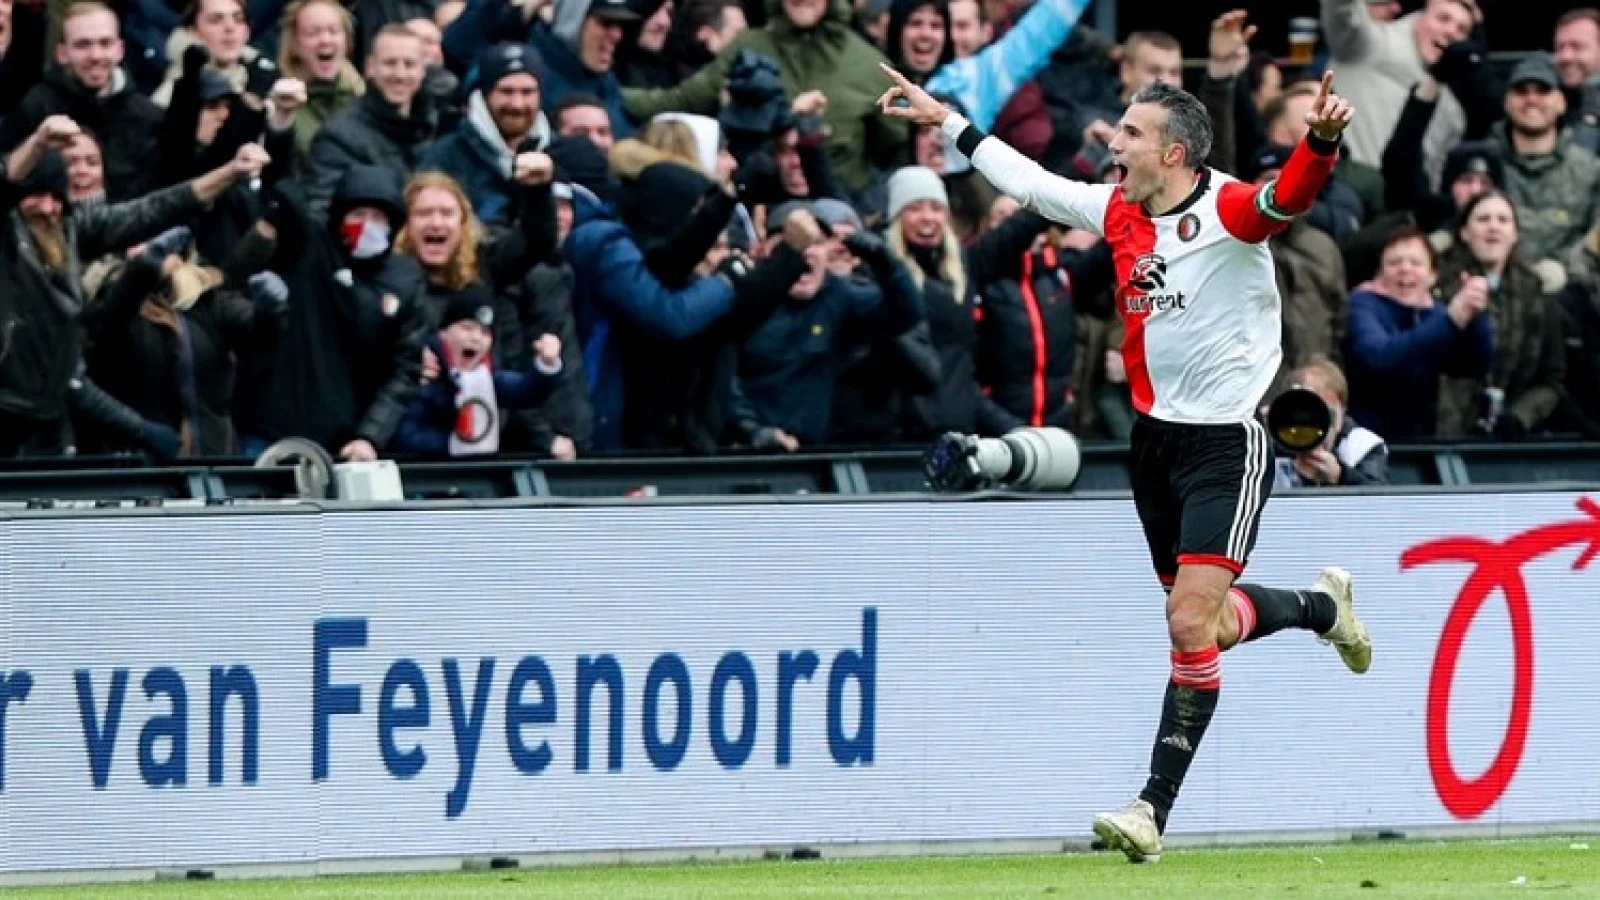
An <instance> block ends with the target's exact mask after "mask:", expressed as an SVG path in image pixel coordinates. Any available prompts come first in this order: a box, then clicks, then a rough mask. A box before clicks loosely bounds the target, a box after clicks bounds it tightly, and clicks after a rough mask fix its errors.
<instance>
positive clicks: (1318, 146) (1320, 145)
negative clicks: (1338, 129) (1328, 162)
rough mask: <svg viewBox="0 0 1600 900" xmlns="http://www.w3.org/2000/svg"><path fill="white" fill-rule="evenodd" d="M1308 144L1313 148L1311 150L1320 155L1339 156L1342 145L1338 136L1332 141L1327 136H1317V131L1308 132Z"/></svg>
mask: <svg viewBox="0 0 1600 900" xmlns="http://www.w3.org/2000/svg"><path fill="white" fill-rule="evenodd" d="M1306 144H1307V145H1308V146H1309V147H1310V148H1311V152H1312V153H1315V154H1316V155H1318V156H1337V155H1339V147H1340V146H1341V142H1340V140H1339V139H1338V138H1334V139H1333V140H1331V141H1330V140H1328V139H1326V138H1320V137H1317V133H1316V132H1314V131H1308V132H1306Z"/></svg>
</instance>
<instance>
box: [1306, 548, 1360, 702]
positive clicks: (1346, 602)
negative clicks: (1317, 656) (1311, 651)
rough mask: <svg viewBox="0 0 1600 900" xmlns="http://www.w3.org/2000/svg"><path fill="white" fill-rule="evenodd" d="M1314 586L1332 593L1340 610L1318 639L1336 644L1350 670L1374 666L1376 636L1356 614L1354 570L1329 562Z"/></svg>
mask: <svg viewBox="0 0 1600 900" xmlns="http://www.w3.org/2000/svg"><path fill="white" fill-rule="evenodd" d="M1311 589H1312V590H1313V591H1322V592H1323V593H1325V594H1327V595H1328V596H1329V597H1332V598H1333V605H1334V606H1335V607H1336V608H1337V609H1338V610H1339V616H1338V618H1336V619H1334V622H1333V627H1332V628H1330V629H1328V631H1327V633H1326V634H1324V635H1322V636H1321V637H1319V638H1318V640H1320V641H1322V642H1323V643H1324V644H1332V645H1333V649H1335V650H1337V651H1339V658H1340V659H1342V660H1344V664H1345V666H1346V667H1348V668H1349V669H1350V671H1352V672H1354V673H1356V674H1357V675H1360V674H1361V673H1363V672H1365V671H1367V669H1369V668H1371V667H1372V637H1371V636H1370V635H1368V634H1367V626H1366V625H1364V624H1362V622H1361V620H1360V619H1358V618H1356V609H1355V602H1356V595H1355V588H1354V587H1353V586H1352V585H1351V583H1350V573H1349V572H1346V571H1345V570H1344V569H1339V568H1335V567H1332V566H1329V567H1328V568H1326V569H1323V570H1322V575H1321V576H1320V577H1319V578H1317V583H1316V584H1313V585H1312V586H1311Z"/></svg>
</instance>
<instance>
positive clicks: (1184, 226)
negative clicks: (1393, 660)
mask: <svg viewBox="0 0 1600 900" xmlns="http://www.w3.org/2000/svg"><path fill="white" fill-rule="evenodd" d="M1199 235H1200V217H1199V216H1197V215H1195V214H1194V213H1185V214H1184V217H1183V218H1181V219H1179V220H1178V240H1180V241H1183V242H1184V243H1185V244H1187V243H1189V242H1190V241H1192V240H1194V239H1195V238H1196V237H1198V236H1199Z"/></svg>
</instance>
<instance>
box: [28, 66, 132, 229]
mask: <svg viewBox="0 0 1600 900" xmlns="http://www.w3.org/2000/svg"><path fill="white" fill-rule="evenodd" d="M111 85H112V86H111V91H110V93H108V94H106V95H105V96H103V97H102V96H97V95H95V94H92V93H90V92H89V90H88V89H87V88H85V87H84V86H83V85H81V84H79V83H78V82H77V80H76V79H74V78H73V77H72V74H71V73H70V72H68V71H67V70H66V69H65V68H64V67H62V66H52V67H50V70H49V71H47V72H46V73H45V76H44V80H43V81H41V82H40V83H39V84H37V85H35V86H34V88H33V90H31V91H29V92H28V95H27V96H26V97H24V98H23V100H22V105H21V106H19V107H18V108H17V111H16V112H14V113H12V114H11V115H9V116H6V118H5V121H4V122H0V153H10V152H11V151H12V150H15V149H16V148H17V145H18V144H21V143H22V142H23V141H25V140H27V139H28V137H29V136H30V135H32V134H33V132H34V131H35V130H36V129H38V127H39V123H41V122H43V121H44V120H45V119H48V118H49V117H51V116H55V115H63V116H67V117H69V118H71V119H72V121H74V122H76V123H78V126H79V127H80V128H83V129H84V130H86V131H88V132H89V133H91V134H93V135H94V136H95V137H96V138H98V139H99V141H100V152H101V154H102V157H103V163H104V166H105V179H106V198H107V199H109V200H130V199H133V198H135V197H141V196H144V195H145V194H146V193H148V192H149V191H150V188H151V187H152V186H153V185H154V184H155V181H154V178H155V172H156V169H157V166H156V163H157V158H158V156H159V153H158V150H157V135H158V133H159V131H160V128H161V109H160V107H158V106H156V105H155V104H154V103H151V102H150V101H149V99H148V98H146V97H145V96H144V95H143V94H140V93H139V92H137V91H135V90H133V88H132V86H131V85H130V84H129V83H128V76H127V73H125V72H123V71H122V70H121V69H117V70H115V71H114V72H113V73H112V83H111Z"/></svg>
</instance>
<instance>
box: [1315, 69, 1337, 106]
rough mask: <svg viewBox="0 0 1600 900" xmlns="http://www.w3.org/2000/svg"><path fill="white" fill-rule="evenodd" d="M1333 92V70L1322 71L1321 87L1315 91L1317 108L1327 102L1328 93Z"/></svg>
mask: <svg viewBox="0 0 1600 900" xmlns="http://www.w3.org/2000/svg"><path fill="white" fill-rule="evenodd" d="M1331 93H1333V70H1332V69H1329V70H1327V71H1326V72H1323V73H1322V88H1321V89H1320V90H1318V91H1317V106H1316V108H1317V109H1321V108H1322V107H1323V106H1324V105H1326V104H1327V102H1328V95H1329V94H1331Z"/></svg>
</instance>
